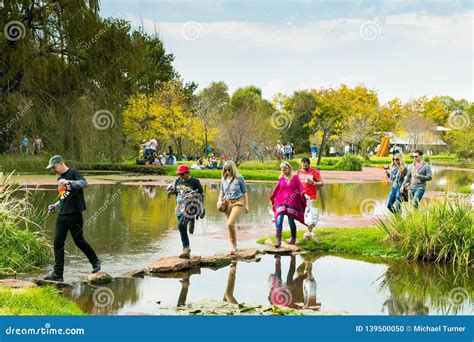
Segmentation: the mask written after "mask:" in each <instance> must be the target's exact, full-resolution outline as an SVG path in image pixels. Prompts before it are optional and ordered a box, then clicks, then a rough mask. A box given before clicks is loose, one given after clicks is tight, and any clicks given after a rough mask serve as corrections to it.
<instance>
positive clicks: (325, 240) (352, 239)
mask: <svg viewBox="0 0 474 342" xmlns="http://www.w3.org/2000/svg"><path fill="white" fill-rule="evenodd" d="M314 232H315V234H316V236H317V237H318V239H319V241H320V242H319V243H317V242H316V241H314V240H311V241H307V240H304V238H303V235H304V233H305V230H300V231H299V232H298V235H297V237H298V240H299V242H298V243H297V245H298V246H299V247H301V248H302V249H304V250H306V251H309V252H329V253H341V254H353V255H360V256H364V257H379V258H385V259H404V258H405V256H404V255H402V254H401V253H399V252H398V251H397V250H396V249H394V248H392V247H391V246H390V245H389V244H388V243H387V242H386V236H387V235H386V234H385V233H384V232H383V231H382V230H381V229H380V228H378V227H358V228H321V229H316V230H315V231H314ZM289 237H290V232H289V231H284V232H283V238H284V239H288V238H289ZM268 238H269V237H268V236H267V237H264V238H261V239H259V240H258V241H257V242H258V243H260V244H264V243H265V240H266V239H268ZM270 238H271V239H272V241H275V236H274V235H272V236H270Z"/></svg>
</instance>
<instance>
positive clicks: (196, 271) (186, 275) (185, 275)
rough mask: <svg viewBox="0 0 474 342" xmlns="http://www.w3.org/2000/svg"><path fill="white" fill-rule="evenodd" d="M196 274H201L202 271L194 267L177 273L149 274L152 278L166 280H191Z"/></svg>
mask: <svg viewBox="0 0 474 342" xmlns="http://www.w3.org/2000/svg"><path fill="white" fill-rule="evenodd" d="M194 274H201V269H200V268H199V267H192V268H190V269H187V270H182V271H176V272H159V273H149V276H150V277H157V278H166V279H184V278H189V277H190V276H192V275H194Z"/></svg>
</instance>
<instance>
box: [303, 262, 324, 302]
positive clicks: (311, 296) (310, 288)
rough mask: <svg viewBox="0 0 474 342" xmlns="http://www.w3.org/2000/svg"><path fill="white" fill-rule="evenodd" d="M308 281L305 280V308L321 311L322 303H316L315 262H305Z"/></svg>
mask: <svg viewBox="0 0 474 342" xmlns="http://www.w3.org/2000/svg"><path fill="white" fill-rule="evenodd" d="M304 268H305V273H306V279H305V280H303V294H304V308H305V309H313V310H319V307H320V306H321V303H317V302H316V292H317V285H316V280H315V279H314V277H313V262H312V261H308V260H305V262H304Z"/></svg>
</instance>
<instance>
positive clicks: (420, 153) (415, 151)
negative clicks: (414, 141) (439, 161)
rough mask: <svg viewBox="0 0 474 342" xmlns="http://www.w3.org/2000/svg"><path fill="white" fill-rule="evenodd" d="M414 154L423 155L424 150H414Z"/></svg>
mask: <svg viewBox="0 0 474 342" xmlns="http://www.w3.org/2000/svg"><path fill="white" fill-rule="evenodd" d="M413 153H418V154H419V155H420V156H422V155H423V151H422V150H414V151H413Z"/></svg>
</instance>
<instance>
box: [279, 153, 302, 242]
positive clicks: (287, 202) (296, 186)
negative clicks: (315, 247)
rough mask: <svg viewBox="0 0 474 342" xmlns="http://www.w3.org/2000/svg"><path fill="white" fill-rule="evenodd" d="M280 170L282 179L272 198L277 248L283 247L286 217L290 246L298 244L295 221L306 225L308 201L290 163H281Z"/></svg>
mask: <svg viewBox="0 0 474 342" xmlns="http://www.w3.org/2000/svg"><path fill="white" fill-rule="evenodd" d="M280 170H281V176H280V179H279V181H278V184H277V185H276V187H275V189H274V190H273V193H272V195H271V196H270V201H271V202H272V209H273V215H274V219H275V226H276V244H275V247H277V248H279V247H280V246H281V234H282V230H283V220H284V218H285V216H288V224H289V225H290V231H291V239H290V240H289V241H288V243H289V244H290V245H293V244H295V243H296V223H295V220H297V221H299V222H301V223H302V224H304V225H306V224H305V223H304V211H305V209H306V199H305V197H304V196H305V195H304V187H303V184H302V183H301V181H300V178H299V177H298V175H293V174H292V168H291V165H290V163H288V162H286V161H285V162H283V163H281V164H280Z"/></svg>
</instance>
